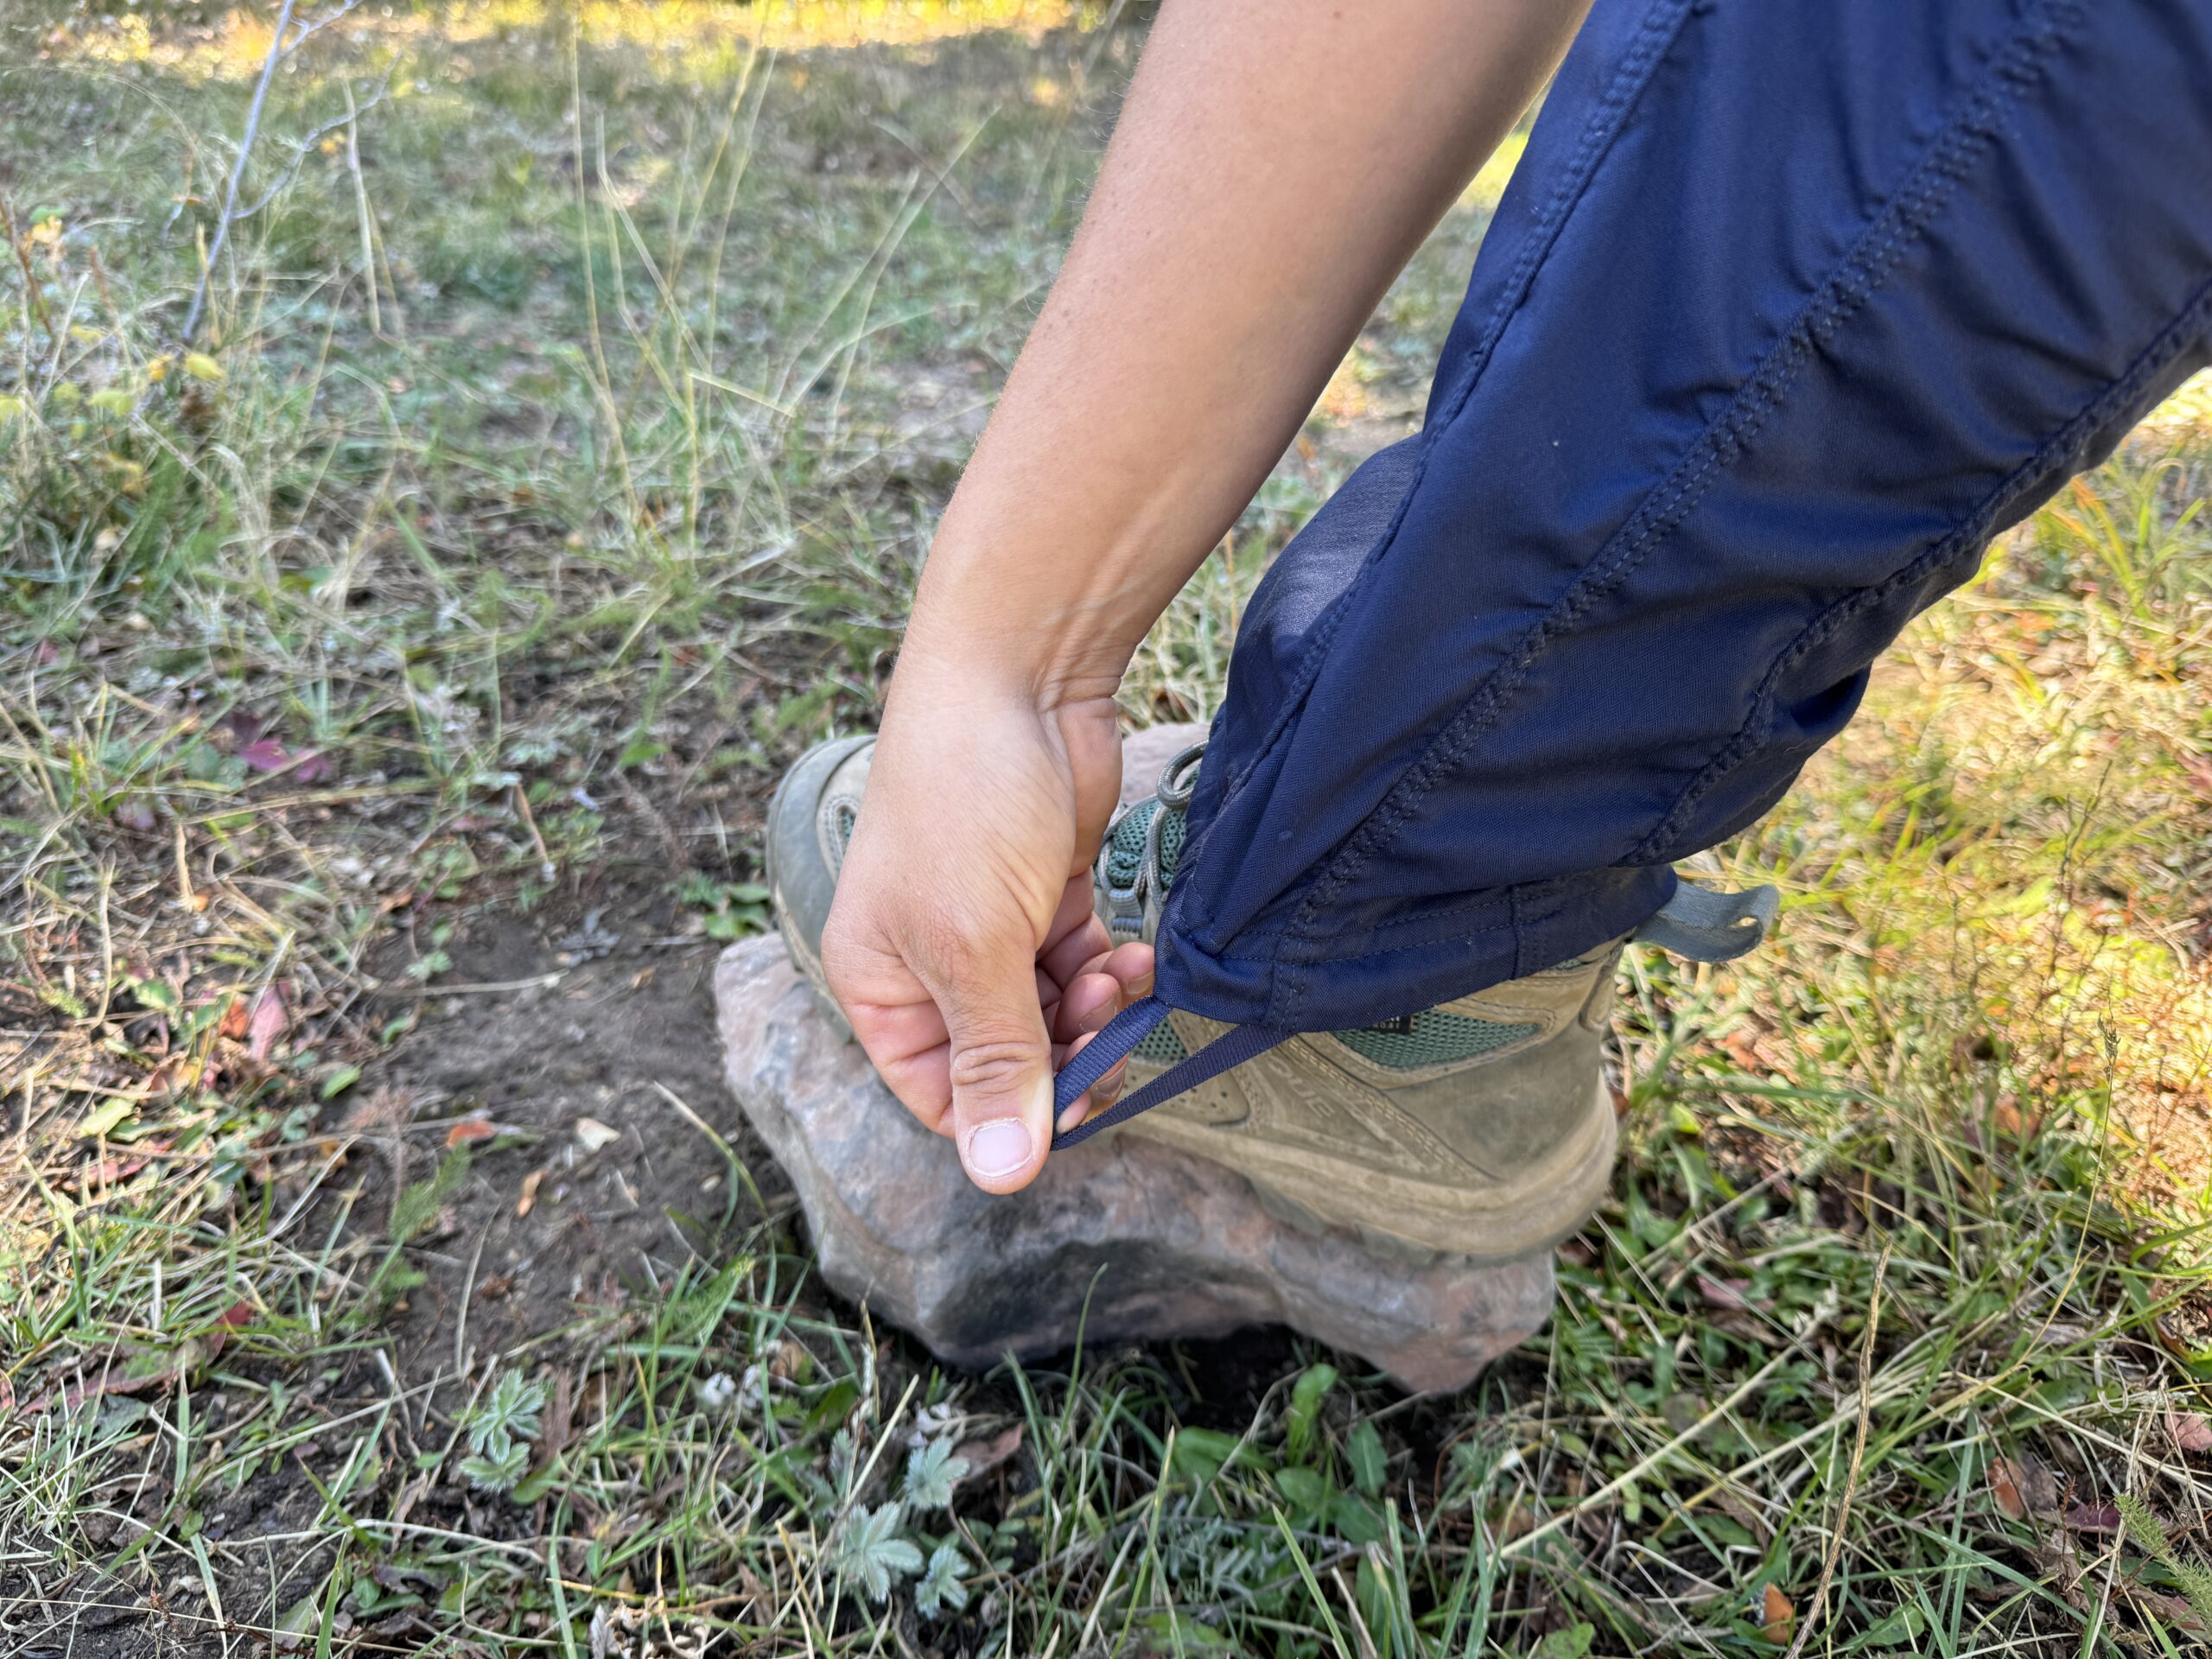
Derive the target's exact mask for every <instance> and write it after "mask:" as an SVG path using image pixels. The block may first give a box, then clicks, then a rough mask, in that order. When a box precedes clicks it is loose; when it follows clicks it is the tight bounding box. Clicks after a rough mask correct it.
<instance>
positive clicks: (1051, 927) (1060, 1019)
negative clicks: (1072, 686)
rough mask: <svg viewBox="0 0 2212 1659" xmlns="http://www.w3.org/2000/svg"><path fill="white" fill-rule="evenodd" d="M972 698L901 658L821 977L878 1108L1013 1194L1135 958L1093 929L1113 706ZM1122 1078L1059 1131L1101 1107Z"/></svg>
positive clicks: (931, 661) (1129, 994)
mask: <svg viewBox="0 0 2212 1659" xmlns="http://www.w3.org/2000/svg"><path fill="white" fill-rule="evenodd" d="M948 655H949V656H951V657H956V658H957V656H958V653H948ZM1121 772H1122V752H1121V737H1120V734H1119V732H1118V730H1117V728H1116V723H1115V715H1114V705H1113V702H1112V700H1111V699H1110V698H1109V697H1106V696H1091V697H1088V698H1081V699H1078V700H1075V701H1071V702H1061V703H1058V705H1056V706H1040V704H1039V701H1038V700H1037V699H1036V698H1034V697H1033V696H1029V695H1027V694H1025V693H1023V692H1021V691H1020V690H1005V689H997V688H994V687H993V686H992V685H990V684H989V683H988V676H987V675H986V674H985V673H983V672H982V671H979V670H978V668H977V665H976V664H975V663H974V662H973V661H972V659H971V660H969V661H966V662H962V661H958V660H944V661H939V660H937V659H935V658H933V657H932V654H931V652H929V651H928V650H927V648H926V647H925V646H924V645H922V644H920V642H918V641H915V642H913V643H910V645H909V648H908V652H907V654H906V657H905V658H902V660H901V662H900V664H899V674H898V677H897V679H896V682H895V683H894V685H893V690H892V694H891V700H890V704H889V707H888V708H887V710H886V712H885V716H884V721H883V725H882V729H881V731H880V734H879V736H878V739H877V742H876V747H875V753H874V759H873V760H872V762H871V764H870V767H869V773H868V793H867V798H866V800H865V801H864V803H863V806H862V810H861V815H860V818H859V821H858V823H857V824H856V825H855V829H854V834H853V841H852V844H851V846H850V847H849V849H847V851H846V854H845V859H844V863H843V866H842V868H841V870H840V872H839V874H838V880H837V892H836V902H835V904H834V905H833V906H832V907H831V909H830V912H829V922H828V924H827V925H826V927H825V929H824V931H823V939H822V963H823V970H824V972H825V973H826V975H827V976H828V978H829V988H830V990H831V991H832V993H833V994H834V995H836V999H837V1001H838V1002H839V1004H840V1005H841V1006H842V1007H843V1009H844V1011H845V1015H846V1017H847V1019H848V1020H850V1021H851V1023H852V1027H853V1034H854V1035H855V1038H857V1039H858V1040H859V1042H860V1044H861V1047H862V1048H863V1049H864V1050H866V1051H867V1053H868V1058H869V1059H870V1060H871V1061H872V1062H874V1065H875V1069H876V1071H877V1072H878V1073H879V1074H880V1076H881V1077H882V1078H883V1080H884V1082H885V1083H886V1084H887V1085H888V1086H889V1087H890V1089H891V1091H892V1092H893V1094H895V1095H896V1096H898V1097H899V1100H900V1101H902V1102H903V1103H905V1104H906V1108H907V1109H908V1110H910V1111H912V1113H913V1114H914V1116H916V1117H918V1118H919V1119H920V1120H921V1121H922V1122H924V1123H925V1124H926V1125H928V1126H929V1127H930V1128H932V1129H935V1130H936V1131H937V1132H938V1134H940V1135H949V1136H950V1137H951V1138H952V1140H953V1141H954V1144H955V1145H956V1146H957V1147H958V1149H959V1154H960V1160H961V1162H962V1164H963V1166H965V1167H966V1169H967V1171H968V1174H969V1179H971V1180H973V1181H974V1182H975V1183H976V1185H978V1186H980V1187H982V1188H983V1189H984V1190H985V1191H986V1192H1014V1191H1015V1190H1017V1189H1019V1188H1020V1187H1022V1186H1026V1185H1028V1183H1029V1182H1030V1181H1031V1180H1032V1179H1033V1178H1034V1177H1035V1175H1036V1173H1037V1172H1038V1171H1039V1169H1040V1168H1042V1167H1043V1166H1044V1161H1045V1154H1046V1150H1047V1149H1048V1147H1049V1146H1050V1143H1051V1141H1052V1129H1053V1127H1054V1126H1053V1120H1052V1073H1053V1071H1054V1070H1055V1069H1056V1068H1057V1067H1058V1066H1059V1065H1063V1064H1065V1060H1066V1058H1067V1057H1068V1056H1069V1055H1071V1054H1072V1053H1074V1052H1077V1050H1079V1049H1080V1048H1081V1047H1082V1046H1084V1044H1085V1043H1087V1042H1089V1041H1090V1037H1091V1036H1092V1034H1094V1033H1096V1032H1097V1031H1099V1030H1100V1029H1102V1028H1103V1027H1104V1026H1105V1024H1106V1023H1107V1021H1108V1020H1111V1019H1112V1018H1113V1017H1114V1015H1115V1014H1117V1013H1119V1012H1120V1011H1121V1009H1122V1008H1123V1007H1126V1006H1127V1005H1128V1003H1129V1002H1131V1001H1135V1000H1136V999H1137V998H1140V997H1142V996H1145V995H1149V994H1150V992H1151V989H1152V948H1151V947H1150V946H1149V945H1146V944H1123V945H1121V946H1119V947H1115V946H1114V945H1113V943H1112V941H1111V939H1110V938H1109V936H1108V934H1107V931H1106V928H1105V925H1104V924H1103V923H1102V922H1100V921H1099V920H1098V918H1096V916H1095V915H1094V914H1093V913H1092V911H1091V884H1090V866H1091V861H1092V860H1093V858H1094V857H1095V856H1096V853H1097V850H1098V844H1099V842H1100V839H1101V838H1102V836H1103V834H1104V832H1105V829H1106V824H1107V821H1108V819H1109V817H1111V815H1112V812H1113V809H1114V804H1115V801H1116V797H1117V795H1118V792H1119V789H1120V783H1121ZM1123 1071H1124V1068H1123V1067H1122V1066H1116V1068H1115V1069H1114V1070H1113V1071H1109V1073H1107V1075H1106V1076H1105V1077H1103V1078H1102V1079H1101V1080H1100V1082H1099V1084H1097V1086H1096V1088H1094V1089H1093V1090H1091V1092H1090V1095H1088V1096H1085V1097H1084V1100H1082V1101H1078V1102H1077V1103H1075V1104H1074V1105H1073V1106H1071V1107H1070V1108H1069V1109H1068V1111H1067V1112H1066V1113H1065V1115H1064V1117H1063V1122H1064V1123H1065V1124H1068V1125H1072V1124H1073V1123H1076V1122H1081V1121H1082V1118H1083V1116H1084V1114H1085V1113H1086V1111H1087V1110H1089V1109H1090V1108H1091V1107H1093V1106H1094V1105H1095V1106H1104V1105H1106V1104H1109V1103H1111V1102H1112V1100H1113V1099H1114V1097H1115V1096H1116V1094H1118V1093H1119V1091H1120V1089H1121V1086H1122V1077H1123Z"/></svg>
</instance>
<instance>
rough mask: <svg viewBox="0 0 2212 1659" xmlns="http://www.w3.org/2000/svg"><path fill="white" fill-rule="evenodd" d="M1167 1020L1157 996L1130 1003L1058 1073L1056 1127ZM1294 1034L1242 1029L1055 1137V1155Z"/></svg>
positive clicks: (1054, 1091)
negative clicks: (1091, 1090) (1093, 1086)
mask: <svg viewBox="0 0 2212 1659" xmlns="http://www.w3.org/2000/svg"><path fill="white" fill-rule="evenodd" d="M1166 1017H1167V1005H1166V1003H1165V1002H1163V1001H1160V999H1159V998H1158V997H1157V996H1147V997H1146V998H1145V999H1144V1000H1143V1001H1139V1002H1132V1003H1131V1004H1129V1006H1128V1007H1126V1008H1123V1009H1122V1011H1121V1013H1119V1014H1116V1015H1115V1016H1114V1017H1113V1019H1112V1020H1109V1022H1108V1023H1107V1026H1106V1028H1105V1029H1104V1030H1103V1031H1101V1032H1100V1033H1098V1034H1097V1035H1096V1037H1094V1038H1092V1039H1090V1041H1089V1042H1088V1043H1085V1044H1084V1046H1083V1052H1081V1053H1080V1054H1078V1055H1077V1056H1076V1057H1075V1058H1073V1059H1071V1060H1070V1061H1069V1062H1068V1063H1067V1064H1066V1065H1064V1066H1062V1067H1061V1068H1060V1070H1059V1072H1058V1075H1057V1076H1056V1077H1053V1079H1052V1115H1053V1117H1054V1119H1055V1120H1056V1121H1057V1120H1058V1116H1059V1114H1061V1113H1062V1112H1064V1111H1065V1110H1067V1109H1068V1108H1069V1107H1070V1106H1072V1105H1073V1104H1074V1103H1076V1102H1077V1100H1079V1099H1081V1098H1082V1097H1083V1095H1084V1091H1086V1090H1089V1089H1090V1087H1091V1085H1092V1084H1096V1082H1097V1081H1098V1079H1099V1078H1101V1077H1104V1076H1105V1075H1106V1074H1107V1073H1108V1072H1109V1071H1112V1070H1113V1069H1114V1068H1115V1067H1116V1065H1120V1064H1121V1063H1122V1061H1123V1060H1125V1059H1127V1058H1128V1057H1129V1055H1130V1054H1131V1052H1134V1051H1135V1048H1136V1046H1137V1045H1138V1044H1139V1043H1141V1042H1142V1041H1143V1040H1144V1039H1146V1038H1147V1036H1149V1035H1151V1033H1152V1030H1153V1028H1154V1027H1155V1026H1157V1025H1159V1024H1160V1021H1161V1020H1165V1019H1166ZM1292 1035H1293V1033H1290V1032H1288V1031H1285V1030H1282V1029H1280V1028H1278V1027H1273V1026H1238V1027H1236V1028H1235V1029H1234V1030H1231V1031H1226V1032H1224V1033H1222V1034H1221V1035H1220V1036H1218V1037H1217V1038H1215V1039H1214V1040H1213V1041H1211V1042H1210V1043H1208V1044H1207V1045H1206V1046H1205V1047H1204V1048H1202V1049H1200V1050H1199V1051H1198V1052H1197V1053H1195V1054H1192V1055H1188V1056H1185V1058H1183V1059H1181V1060H1179V1061H1177V1062H1176V1063H1175V1064H1174V1065H1171V1066H1170V1067H1168V1068H1167V1070H1166V1071H1163V1072H1161V1073H1160V1075H1159V1076H1158V1077H1154V1079H1153V1080H1152V1081H1151V1082H1150V1083H1147V1084H1145V1086H1144V1087H1143V1088H1141V1089H1140V1090H1137V1091H1136V1093H1135V1094H1133V1095H1124V1096H1122V1098H1121V1099H1119V1100H1117V1101H1116V1102H1115V1103H1113V1104H1112V1105H1111V1106H1109V1107H1108V1108H1107V1109H1105V1110H1104V1111H1103V1112H1093V1113H1092V1114H1091V1115H1090V1116H1089V1117H1087V1118H1085V1119H1084V1121H1083V1122H1080V1123H1078V1124H1077V1125H1076V1126H1075V1128H1071V1129H1070V1130H1068V1131H1067V1132H1066V1133H1065V1134H1062V1135H1054V1136H1053V1137H1052V1150H1053V1151H1055V1152H1059V1151H1062V1150H1065V1148H1066V1147H1072V1146H1075V1145H1077V1143H1078V1142H1080V1141H1088V1140H1089V1139H1090V1137H1091V1136H1092V1135H1096V1134H1097V1133H1098V1131H1099V1130H1101V1129H1109V1128H1113V1127H1114V1125H1115V1124H1116V1123H1126V1122H1128V1121H1129V1119H1131V1118H1133V1117H1135V1116H1136V1115H1137V1114H1138V1113H1139V1112H1148V1111H1150V1110H1151V1109H1153V1108H1154V1107H1155V1106H1157V1105H1159V1104H1160V1102H1162V1101H1164V1100H1172V1099H1173V1097H1174V1096H1177V1095H1179V1094H1181V1093H1182V1092H1183V1091H1184V1090H1185V1089H1195V1088H1197V1087H1198V1084H1202V1083H1204V1082H1205V1081H1206V1080H1207V1079H1208V1078H1209V1077H1219V1076H1220V1075H1221V1074H1222V1073H1223V1072H1224V1071H1228V1070H1229V1068H1230V1067H1231V1066H1232V1065H1243V1063H1244V1062H1245V1061H1246V1060H1249V1059H1250V1058H1252V1057H1253V1056H1254V1055H1255V1054H1264V1053H1265V1052H1267V1051H1268V1050H1269V1049H1271V1048H1273V1047H1274V1046H1275V1045H1276V1044H1277V1043H1280V1042H1282V1041H1284V1040H1286V1039H1288V1038H1289V1037H1290V1036H1292Z"/></svg>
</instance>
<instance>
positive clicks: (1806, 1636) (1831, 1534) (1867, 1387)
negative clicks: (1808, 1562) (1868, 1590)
mask: <svg viewBox="0 0 2212 1659" xmlns="http://www.w3.org/2000/svg"><path fill="white" fill-rule="evenodd" d="M1894 1243H1895V1241H1894V1240H1891V1241H1886V1242H1885V1243H1884V1244H1883V1245H1882V1259H1881V1260H1880V1261H1879V1262H1876V1263H1875V1264H1874V1294H1873V1295H1872V1297H1871V1298H1869V1299H1868V1301H1867V1304H1866V1341H1865V1342H1863V1343H1861V1344H1859V1433H1858V1434H1857V1435H1856V1436H1855V1437H1854V1438H1853V1440H1852V1442H1851V1466H1850V1467H1849V1468H1848V1469H1847V1470H1845V1471H1844V1476H1843V1496H1842V1497H1840V1498H1839V1499H1838V1500H1837V1501H1836V1506H1835V1522H1834V1525H1832V1526H1831V1527H1830V1528H1829V1529H1828V1553H1827V1560H1823V1561H1822V1562H1821V1581H1820V1583H1819V1585H1818V1586H1815V1589H1814V1591H1813V1599H1812V1603H1811V1605H1808V1607H1807V1608H1806V1609H1805V1617H1804V1618H1803V1619H1802V1621H1801V1622H1800V1623H1799V1624H1798V1626H1797V1637H1796V1640H1795V1641H1793V1642H1792V1643H1790V1644H1789V1652H1788V1653H1786V1654H1784V1655H1783V1659H1797V1656H1798V1655H1800V1654H1802V1653H1803V1652H1804V1651H1805V1644H1806V1643H1808V1642H1810V1641H1811V1640H1812V1639H1813V1632H1814V1631H1815V1630H1818V1629H1819V1628H1820V1624H1821V1615H1822V1614H1823V1613H1825V1612H1827V1605H1828V1586H1830V1585H1832V1584H1834V1582H1835V1564H1836V1562H1837V1561H1838V1560H1840V1559H1842V1556H1843V1528H1844V1522H1847V1521H1848V1520H1850V1519H1851V1500H1852V1498H1853V1496H1854V1495H1855V1494H1856V1493H1857V1492H1858V1491H1859V1464H1860V1462H1861V1460H1862V1459H1865V1457H1866V1426H1867V1423H1868V1421H1870V1420H1871V1419H1872V1416H1873V1414H1874V1333H1875V1332H1877V1331H1878V1330H1879V1329H1880V1328H1881V1324H1882V1280H1883V1276H1884V1275H1885V1274H1887V1273H1888V1272H1889V1270H1890V1251H1891V1249H1892V1248H1893V1246H1894Z"/></svg>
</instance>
